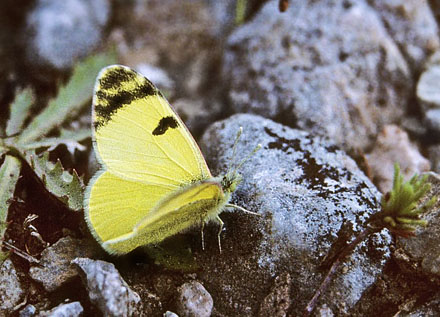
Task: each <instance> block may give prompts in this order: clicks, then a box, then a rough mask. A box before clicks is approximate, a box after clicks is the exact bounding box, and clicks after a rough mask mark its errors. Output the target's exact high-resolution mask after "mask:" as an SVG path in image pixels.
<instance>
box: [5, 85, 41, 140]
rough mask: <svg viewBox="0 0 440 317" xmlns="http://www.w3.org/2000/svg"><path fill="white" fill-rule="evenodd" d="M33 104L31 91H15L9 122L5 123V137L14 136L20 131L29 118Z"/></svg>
mask: <svg viewBox="0 0 440 317" xmlns="http://www.w3.org/2000/svg"><path fill="white" fill-rule="evenodd" d="M33 103H34V94H33V92H32V90H31V89H29V88H28V89H23V90H21V91H17V92H16V94H15V99H14V101H13V102H12V103H11V105H10V115H9V120H8V122H7V123H6V135H7V136H10V135H14V134H17V133H19V132H20V131H21V129H22V128H23V124H24V122H25V121H26V119H27V118H28V117H29V114H30V113H29V109H30V107H31V106H32V104H33Z"/></svg>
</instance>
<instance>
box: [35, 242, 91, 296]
mask: <svg viewBox="0 0 440 317" xmlns="http://www.w3.org/2000/svg"><path fill="white" fill-rule="evenodd" d="M95 251H96V250H95V248H94V245H92V244H91V243H90V241H87V240H79V239H74V238H71V237H64V238H61V239H60V240H58V241H57V242H56V243H54V244H53V245H51V246H50V247H48V248H46V249H45V250H43V252H41V259H40V263H39V264H38V265H37V266H33V267H31V268H30V269H29V275H30V277H31V278H32V279H34V280H35V281H37V282H40V283H41V284H42V285H43V287H44V288H45V290H46V291H48V292H53V291H54V290H56V289H57V288H58V287H60V286H62V285H63V284H64V283H66V282H68V281H70V280H72V279H73V278H74V277H75V276H78V271H77V270H76V269H75V267H73V266H72V265H71V263H70V262H71V261H72V260H73V259H75V258H77V257H82V256H84V257H86V256H92V255H93V254H94V253H95Z"/></svg>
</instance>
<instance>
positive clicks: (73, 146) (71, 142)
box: [21, 128, 91, 153]
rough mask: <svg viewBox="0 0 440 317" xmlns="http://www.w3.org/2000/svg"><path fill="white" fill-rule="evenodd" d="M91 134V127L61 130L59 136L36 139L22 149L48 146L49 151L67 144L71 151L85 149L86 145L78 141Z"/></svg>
mask: <svg viewBox="0 0 440 317" xmlns="http://www.w3.org/2000/svg"><path fill="white" fill-rule="evenodd" d="M90 136H91V131H90V128H85V129H80V130H77V131H73V130H65V129H63V130H61V134H60V136H59V137H53V138H43V139H41V140H40V141H34V142H30V143H27V144H25V145H23V146H22V147H21V149H22V150H24V151H28V150H35V149H39V148H48V151H49V152H50V151H52V150H54V149H55V148H56V147H57V146H58V145H61V144H65V145H66V146H67V149H68V150H69V152H70V153H73V152H74V151H75V150H79V151H84V150H85V146H84V145H81V144H79V143H78V141H82V140H85V139H87V138H88V137H90Z"/></svg>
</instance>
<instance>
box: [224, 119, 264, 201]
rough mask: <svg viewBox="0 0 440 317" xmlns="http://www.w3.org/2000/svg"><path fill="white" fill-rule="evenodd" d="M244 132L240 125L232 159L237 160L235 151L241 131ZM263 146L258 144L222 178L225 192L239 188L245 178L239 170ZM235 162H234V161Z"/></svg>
mask: <svg viewBox="0 0 440 317" xmlns="http://www.w3.org/2000/svg"><path fill="white" fill-rule="evenodd" d="M242 132H243V128H242V127H240V129H239V130H238V133H237V137H236V138H235V142H234V146H233V148H232V158H231V161H232V162H234V161H235V153H236V148H237V143H238V140H239V139H240V136H241V133H242ZM260 148H261V144H258V145H257V146H256V147H255V148H254V150H253V151H252V152H251V153H249V154H248V156H246V157H245V158H244V159H243V160H242V161H241V162H240V163H238V164H235V166H233V167H232V168H231V169H230V170H229V171H228V172H227V173H226V175H225V176H223V178H222V180H221V184H222V188H223V190H224V191H225V192H229V193H232V192H234V191H235V190H236V189H237V186H238V185H239V184H240V183H241V181H242V180H243V177H242V176H241V174H240V173H238V170H239V169H240V168H241V167H242V166H243V164H244V163H246V162H247V161H248V160H249V159H250V158H251V156H252V155H254V154H255V152H257V151H258V150H259V149H260ZM233 164H234V163H233Z"/></svg>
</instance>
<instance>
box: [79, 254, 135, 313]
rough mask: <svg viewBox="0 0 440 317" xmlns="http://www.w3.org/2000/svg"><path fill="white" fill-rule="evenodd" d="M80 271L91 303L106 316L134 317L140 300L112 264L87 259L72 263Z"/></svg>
mask: <svg viewBox="0 0 440 317" xmlns="http://www.w3.org/2000/svg"><path fill="white" fill-rule="evenodd" d="M72 263H74V264H76V265H77V266H78V268H79V270H80V273H81V274H80V275H81V277H82V280H83V283H84V284H85V285H86V287H87V290H88V292H89V297H90V301H91V302H92V303H93V304H95V305H96V306H97V307H98V308H99V309H100V310H101V312H102V313H103V315H104V316H132V315H133V314H134V313H135V312H136V306H137V305H138V303H139V301H140V298H139V295H138V294H137V293H135V292H133V291H132V290H131V289H130V287H129V286H128V285H127V283H126V282H125V281H124V280H123V278H122V277H121V275H119V272H118V270H116V268H115V266H114V265H113V264H112V263H108V262H105V261H100V260H92V259H87V258H76V259H74V260H73V261H72Z"/></svg>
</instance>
